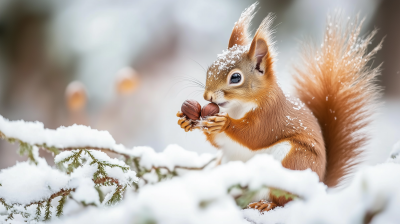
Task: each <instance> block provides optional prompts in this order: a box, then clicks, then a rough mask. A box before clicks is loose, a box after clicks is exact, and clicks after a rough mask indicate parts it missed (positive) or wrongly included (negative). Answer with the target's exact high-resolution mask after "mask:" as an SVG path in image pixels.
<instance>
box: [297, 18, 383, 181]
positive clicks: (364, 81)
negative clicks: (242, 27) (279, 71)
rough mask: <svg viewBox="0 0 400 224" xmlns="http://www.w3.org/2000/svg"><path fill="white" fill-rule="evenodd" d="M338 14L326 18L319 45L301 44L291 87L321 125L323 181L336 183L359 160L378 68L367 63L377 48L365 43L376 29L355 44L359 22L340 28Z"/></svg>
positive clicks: (377, 93)
mask: <svg viewBox="0 0 400 224" xmlns="http://www.w3.org/2000/svg"><path fill="white" fill-rule="evenodd" d="M340 23H341V21H340V16H339V15H336V16H334V17H333V18H331V17H328V21H327V24H328V27H327V29H326V30H327V31H326V33H325V37H324V40H325V41H324V43H323V46H322V47H321V48H319V49H317V48H315V47H313V46H310V45H305V46H304V48H303V58H304V61H305V63H304V65H305V67H304V69H299V68H297V73H298V75H297V76H296V77H295V79H296V82H297V85H296V89H297V92H298V94H299V96H300V99H301V100H302V101H303V102H305V103H306V104H307V106H308V107H309V108H310V109H311V111H312V112H313V113H314V115H315V116H316V118H317V119H318V122H319V125H320V127H321V129H322V133H323V136H324V142H325V147H326V155H327V167H326V174H325V177H324V183H325V184H326V185H328V186H329V187H333V186H336V185H337V184H338V183H339V182H340V180H341V179H342V178H343V177H344V176H345V175H346V174H348V173H349V172H350V171H351V168H352V167H354V165H356V164H357V163H358V162H359V161H360V160H359V159H360V155H361V153H362V147H363V146H364V145H365V143H366V141H367V140H368V135H367V134H366V132H365V131H363V128H364V127H366V126H367V125H368V124H369V123H370V120H371V119H370V118H371V115H372V114H373V112H374V110H373V109H374V101H375V100H376V99H377V97H378V95H379V89H378V88H377V86H376V85H375V84H374V80H375V77H376V76H377V75H378V74H379V70H380V66H378V67H377V68H375V69H371V68H370V67H369V66H367V63H368V62H369V61H370V60H371V59H372V57H373V56H374V54H375V53H376V52H377V51H378V50H379V49H380V48H381V43H380V44H379V45H378V46H376V47H375V48H374V49H373V50H372V51H371V52H370V53H368V52H367V47H368V45H369V43H370V42H371V40H372V38H373V36H374V34H375V33H376V30H374V31H373V32H372V33H371V34H369V35H368V36H367V37H366V38H365V39H364V40H363V41H361V42H359V41H358V39H359V36H360V30H361V25H362V21H361V22H358V19H356V20H355V21H350V22H348V25H347V27H346V28H345V29H343V28H342V26H341V24H340Z"/></svg>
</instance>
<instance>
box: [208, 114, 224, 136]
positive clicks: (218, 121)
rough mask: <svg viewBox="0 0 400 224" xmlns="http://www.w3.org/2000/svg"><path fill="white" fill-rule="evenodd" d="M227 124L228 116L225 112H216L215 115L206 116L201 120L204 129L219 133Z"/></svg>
mask: <svg viewBox="0 0 400 224" xmlns="http://www.w3.org/2000/svg"><path fill="white" fill-rule="evenodd" d="M228 124H229V117H228V115H227V114H217V115H215V116H210V117H207V119H206V120H204V121H202V122H201V126H202V127H203V128H204V131H206V132H208V133H219V132H222V131H224V130H225V129H226V127H227V126H228Z"/></svg>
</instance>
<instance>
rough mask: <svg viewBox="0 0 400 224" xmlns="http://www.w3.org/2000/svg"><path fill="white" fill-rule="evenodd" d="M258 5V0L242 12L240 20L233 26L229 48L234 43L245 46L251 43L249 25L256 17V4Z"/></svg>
mask: <svg viewBox="0 0 400 224" xmlns="http://www.w3.org/2000/svg"><path fill="white" fill-rule="evenodd" d="M257 5H258V2H256V3H254V4H252V5H251V6H250V7H248V8H247V9H245V10H244V11H243V12H242V14H241V15H240V18H239V20H238V21H237V22H236V23H235V26H234V27H233V30H232V34H231V37H230V39H229V44H228V49H229V48H231V47H233V46H234V45H241V46H245V45H247V44H249V42H250V40H249V37H250V35H249V31H248V29H249V27H250V24H251V23H250V22H251V20H252V19H253V17H254V14H255V12H254V10H255V8H256V6H257Z"/></svg>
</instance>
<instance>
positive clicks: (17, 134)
mask: <svg viewBox="0 0 400 224" xmlns="http://www.w3.org/2000/svg"><path fill="white" fill-rule="evenodd" d="M0 131H1V132H3V133H4V134H5V135H6V136H7V137H9V138H15V139H19V140H21V141H23V142H26V143H28V144H30V145H44V144H46V145H47V146H49V147H56V148H60V149H63V148H79V147H88V146H90V147H95V148H109V149H111V150H115V151H118V152H124V151H125V148H124V146H123V145H121V144H116V142H115V140H114V138H113V137H112V136H111V135H110V133H109V132H108V131H99V130H96V129H91V128H90V127H88V126H84V125H76V124H74V125H72V126H69V127H63V126H62V127H59V128H57V129H56V130H53V129H47V128H44V125H43V123H42V122H38V121H35V122H27V121H23V120H18V121H9V120H8V119H5V118H4V117H3V116H1V115H0Z"/></svg>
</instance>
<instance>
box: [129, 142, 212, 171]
mask: <svg viewBox="0 0 400 224" xmlns="http://www.w3.org/2000/svg"><path fill="white" fill-rule="evenodd" d="M130 155H131V156H133V157H140V165H141V166H143V167H145V168H146V169H151V168H152V167H153V166H154V167H167V168H168V169H169V170H172V169H173V168H174V167H175V166H180V167H198V168H200V167H202V166H204V165H205V164H207V163H208V162H210V161H211V160H212V159H213V158H214V157H215V156H214V155H212V154H209V153H204V154H201V155H199V154H198V153H196V152H191V151H187V150H185V149H183V148H182V147H180V146H178V145H169V146H167V148H166V149H165V150H164V151H163V152H159V153H157V152H155V151H154V150H153V149H152V148H150V147H135V148H133V150H132V151H131V152H130Z"/></svg>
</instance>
